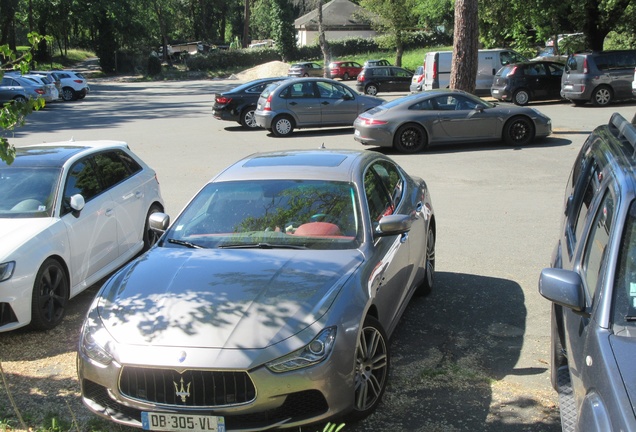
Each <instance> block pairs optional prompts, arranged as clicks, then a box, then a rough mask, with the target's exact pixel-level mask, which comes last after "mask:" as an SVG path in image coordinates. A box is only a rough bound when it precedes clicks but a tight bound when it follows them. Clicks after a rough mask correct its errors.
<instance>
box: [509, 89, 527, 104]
mask: <svg viewBox="0 0 636 432" xmlns="http://www.w3.org/2000/svg"><path fill="white" fill-rule="evenodd" d="M512 101H513V102H514V103H515V105H519V106H524V105H527V104H528V102H530V93H528V90H526V89H519V90H517V91H516V92H515V94H514V95H513V96H512Z"/></svg>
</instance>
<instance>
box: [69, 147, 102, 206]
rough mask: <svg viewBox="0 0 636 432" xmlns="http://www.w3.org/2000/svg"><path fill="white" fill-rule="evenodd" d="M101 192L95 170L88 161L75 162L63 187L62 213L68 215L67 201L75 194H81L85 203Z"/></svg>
mask: <svg viewBox="0 0 636 432" xmlns="http://www.w3.org/2000/svg"><path fill="white" fill-rule="evenodd" d="M100 192H102V188H101V185H100V184H99V179H98V177H97V173H96V172H95V168H94V167H93V164H92V162H91V160H90V159H88V158H87V159H83V160H81V161H78V162H76V163H75V164H74V165H73V166H72V167H71V170H70V171H69V173H68V177H67V178H66V185H65V186H64V196H63V206H64V209H63V213H68V212H69V211H70V207H67V204H68V200H69V199H70V198H71V197H72V196H73V195H75V194H81V195H82V196H83V197H84V200H85V201H86V202H88V201H90V200H91V199H93V198H94V197H95V196H97V195H98V194H99V193H100Z"/></svg>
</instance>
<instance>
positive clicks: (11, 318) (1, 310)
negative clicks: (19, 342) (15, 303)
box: [0, 303, 18, 326]
mask: <svg viewBox="0 0 636 432" xmlns="http://www.w3.org/2000/svg"><path fill="white" fill-rule="evenodd" d="M17 321H18V317H17V316H15V312H13V308H11V304H9V303H0V326H3V325H5V324H10V323H14V322H17Z"/></svg>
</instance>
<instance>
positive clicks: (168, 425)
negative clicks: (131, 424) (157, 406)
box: [141, 412, 225, 432]
mask: <svg viewBox="0 0 636 432" xmlns="http://www.w3.org/2000/svg"><path fill="white" fill-rule="evenodd" d="M141 427H142V429H144V430H152V431H193V432H225V418H223V417H216V416H208V415H195V414H171V413H157V412H142V413H141Z"/></svg>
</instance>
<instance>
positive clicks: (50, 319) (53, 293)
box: [31, 258, 70, 330]
mask: <svg viewBox="0 0 636 432" xmlns="http://www.w3.org/2000/svg"><path fill="white" fill-rule="evenodd" d="M69 292H70V290H69V280H68V276H67V275H66V272H65V271H64V269H63V268H62V265H61V264H60V263H59V262H58V261H57V260H55V259H53V258H48V259H47V260H46V261H44V263H43V264H42V267H40V269H39V270H38V272H37V274H36V276H35V282H34V284H33V296H32V297H31V327H32V328H34V329H37V330H50V329H52V328H54V327H55V326H57V325H58V324H59V323H60V322H62V319H63V318H64V315H65V314H66V305H67V304H68V298H69Z"/></svg>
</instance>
